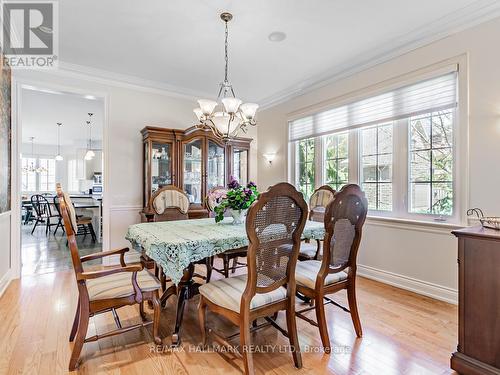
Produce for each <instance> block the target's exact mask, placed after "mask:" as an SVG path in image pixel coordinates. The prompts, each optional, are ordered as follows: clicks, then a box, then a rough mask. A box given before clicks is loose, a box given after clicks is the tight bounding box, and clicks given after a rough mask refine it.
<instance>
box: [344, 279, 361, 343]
mask: <svg viewBox="0 0 500 375" xmlns="http://www.w3.org/2000/svg"><path fill="white" fill-rule="evenodd" d="M347 300H348V301H349V311H350V312H351V319H352V324H353V325H354V330H355V331H356V335H357V336H358V337H361V336H363V329H362V328H361V321H360V320H359V314H358V304H357V302H356V284H355V281H354V279H353V280H352V281H351V283H350V284H349V286H348V287H347Z"/></svg>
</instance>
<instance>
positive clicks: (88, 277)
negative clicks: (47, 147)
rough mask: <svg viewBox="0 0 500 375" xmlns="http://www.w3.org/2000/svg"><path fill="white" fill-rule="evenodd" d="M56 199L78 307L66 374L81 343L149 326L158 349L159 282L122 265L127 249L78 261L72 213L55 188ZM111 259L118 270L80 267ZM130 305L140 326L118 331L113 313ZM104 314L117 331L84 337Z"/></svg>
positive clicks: (64, 196)
mask: <svg viewBox="0 0 500 375" xmlns="http://www.w3.org/2000/svg"><path fill="white" fill-rule="evenodd" d="M57 196H58V198H59V208H60V211H61V214H62V217H63V222H64V227H65V229H66V236H67V238H68V243H69V249H70V252H71V260H72V262H73V268H74V271H75V276H76V283H77V286H78V304H77V309H76V314H75V319H74V321H73V326H72V328H71V333H70V337H69V341H70V342H73V343H74V344H73V350H72V352H71V359H70V362H69V370H70V371H73V370H75V369H76V367H77V365H78V361H79V357H80V352H81V350H82V347H83V344H84V343H87V342H92V341H97V340H98V339H101V338H105V337H110V336H114V335H117V334H120V333H124V332H128V331H131V330H133V329H136V328H140V327H145V326H147V325H149V324H153V337H154V341H155V343H156V344H158V345H160V344H161V339H160V337H159V335H158V327H159V323H160V310H161V308H160V301H159V294H158V290H159V289H160V282H159V281H158V279H157V278H156V277H154V276H153V275H152V274H150V273H149V272H148V271H147V270H143V267H142V265H140V264H134V265H127V264H126V263H125V259H124V254H125V253H126V252H127V251H128V250H129V249H128V248H124V249H119V250H109V251H102V252H99V253H94V254H90V255H85V256H82V257H80V255H79V252H78V246H77V243H76V238H75V232H74V230H73V228H74V227H76V224H75V223H76V214H75V210H74V207H73V206H72V205H71V204H69V203H68V195H67V194H66V193H64V192H63V190H62V188H61V186H60V185H59V184H58V186H57ZM112 255H120V266H118V267H112V268H105V269H102V270H97V271H85V270H84V269H83V263H85V262H87V261H90V260H94V259H101V258H104V257H108V256H112ZM144 301H151V303H152V305H153V309H154V312H153V320H147V317H146V314H145V311H144ZM134 304H139V311H140V315H141V318H142V323H140V324H134V325H131V326H128V327H122V325H121V322H120V319H119V318H118V314H117V312H116V310H117V309H118V308H120V307H123V306H127V305H134ZM105 312H111V313H112V314H113V318H114V320H115V323H116V325H117V329H116V330H114V331H110V332H106V333H103V334H96V335H94V336H91V337H86V335H87V329H88V325H89V319H90V317H93V316H95V315H97V314H102V313H105Z"/></svg>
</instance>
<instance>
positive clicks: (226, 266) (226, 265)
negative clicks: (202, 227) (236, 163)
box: [205, 186, 248, 278]
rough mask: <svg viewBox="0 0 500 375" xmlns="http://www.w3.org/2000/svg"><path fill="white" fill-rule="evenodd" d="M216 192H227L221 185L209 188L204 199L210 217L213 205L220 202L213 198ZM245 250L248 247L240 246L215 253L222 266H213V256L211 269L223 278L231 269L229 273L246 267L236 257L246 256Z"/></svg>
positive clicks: (212, 213)
mask: <svg viewBox="0 0 500 375" xmlns="http://www.w3.org/2000/svg"><path fill="white" fill-rule="evenodd" d="M217 192H219V193H221V194H224V193H225V192H227V189H226V188H225V187H223V186H217V187H215V188H213V189H211V190H210V192H209V193H208V195H207V198H206V200H205V206H206V207H207V210H208V212H209V216H210V217H214V216H215V214H214V210H215V207H217V206H218V205H219V204H220V203H221V202H220V200H217V199H215V193H217ZM247 251H248V248H247V247H246V246H245V247H240V248H239V249H232V250H228V251H225V252H223V253H221V254H217V255H216V256H217V258H220V259H222V264H223V268H217V267H215V266H214V262H213V260H214V258H212V260H211V264H212V269H213V270H214V271H217V272H218V273H220V274H222V275H224V277H225V278H228V277H229V270H231V273H235V272H236V270H237V269H238V268H246V266H247V265H246V263H243V262H239V261H238V259H239V258H245V257H246V256H247ZM231 261H233V262H232V263H233V264H232V265H231V264H230V263H231Z"/></svg>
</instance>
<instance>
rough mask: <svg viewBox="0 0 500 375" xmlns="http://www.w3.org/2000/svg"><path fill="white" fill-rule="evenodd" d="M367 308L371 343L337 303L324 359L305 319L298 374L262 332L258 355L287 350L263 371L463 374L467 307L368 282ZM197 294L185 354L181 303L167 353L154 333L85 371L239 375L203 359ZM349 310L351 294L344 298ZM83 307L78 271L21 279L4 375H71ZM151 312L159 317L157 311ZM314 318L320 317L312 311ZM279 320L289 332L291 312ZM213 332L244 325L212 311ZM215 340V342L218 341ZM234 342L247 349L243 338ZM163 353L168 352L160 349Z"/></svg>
mask: <svg viewBox="0 0 500 375" xmlns="http://www.w3.org/2000/svg"><path fill="white" fill-rule="evenodd" d="M357 285H358V302H359V310H360V317H361V323H362V325H363V333H364V336H363V338H361V339H356V335H355V332H354V329H353V326H352V323H351V318H350V316H349V314H348V313H345V312H344V311H342V310H340V309H339V308H337V307H335V306H332V305H329V306H327V307H326V309H327V319H328V325H329V332H330V339H331V340H332V345H333V346H334V349H333V353H332V354H331V355H326V354H323V353H321V352H318V350H319V347H320V344H321V340H320V337H319V332H318V329H317V328H316V327H313V326H311V325H309V324H308V323H306V322H305V321H302V320H300V319H298V320H297V323H298V331H299V338H300V343H301V347H302V349H303V354H302V358H303V364H304V367H303V368H302V369H301V370H297V369H295V368H294V367H293V360H292V356H291V354H290V353H289V352H286V350H285V349H286V345H287V344H288V339H286V338H285V337H283V336H282V335H281V333H279V332H278V331H277V330H276V329H274V328H272V327H266V328H263V329H261V330H259V331H257V333H254V334H253V335H252V339H253V343H254V344H255V345H257V346H258V347H257V349H265V345H270V346H269V347H268V348H271V346H272V345H283V347H281V348H279V349H278V350H276V351H274V352H267V353H256V354H255V355H254V361H255V368H256V371H257V373H266V374H284V373H291V374H295V373H296V374H323V373H330V374H339V375H340V374H378V375H380V374H383V375H390V374H453V373H454V372H453V371H451V370H450V369H449V358H450V354H451V352H452V351H454V350H455V347H456V342H457V334H456V332H457V308H456V306H453V305H449V304H447V303H444V302H440V301H436V300H432V299H430V298H427V297H423V296H420V295H417V294H414V293H411V292H407V291H404V290H401V289H397V288H394V287H391V286H388V285H385V284H381V283H378V282H375V281H371V280H368V279H364V278H359V280H358V284H357ZM198 298H199V297H196V298H194V299H192V300H190V301H189V302H188V306H187V311H186V314H185V318H184V326H183V332H182V334H183V336H182V337H183V345H182V348H180V349H176V350H170V349H169V348H168V344H169V340H170V339H169V334H170V333H171V332H172V329H173V325H174V321H173V319H174V318H175V314H174V304H173V302H175V298H172V299H171V300H170V302H169V304H168V305H167V308H166V309H165V310H164V311H163V316H162V320H161V336H162V337H166V338H165V340H164V342H165V346H164V350H157V348H155V346H154V345H153V340H152V337H151V334H150V331H149V330H146V329H142V330H135V331H133V332H129V333H126V334H124V335H120V336H115V337H112V338H107V339H102V340H99V341H98V342H93V343H89V344H85V345H84V348H83V351H82V359H83V363H82V364H81V365H80V368H79V370H78V372H79V373H81V374H195V373H197V374H215V373H225V374H233V373H234V374H238V373H242V361H241V360H240V359H239V358H236V357H235V356H234V355H233V354H231V353H213V352H211V353H207V352H205V353H202V352H200V350H201V349H200V347H198V345H199V343H200V339H201V338H200V333H199V328H198V317H197V302H198ZM334 299H335V300H336V301H337V302H340V303H341V304H342V305H344V306H347V300H346V298H345V295H344V293H338V295H335V296H334ZM75 308H76V285H75V281H74V274H73V272H72V271H63V272H58V273H49V274H43V275H36V276H24V277H23V278H22V279H21V280H16V281H14V282H13V283H12V284H11V285H10V286H9V288H8V289H7V291H6V292H5V294H4V295H3V296H2V298H1V299H0V322H1V323H0V353H1V355H0V374H14V373H15V374H19V373H26V374H50V375H52V374H63V373H67V367H68V361H69V357H70V344H69V342H68V336H69V333H70V328H71V323H72V319H73V316H74V312H75ZM148 312H149V313H151V310H148ZM118 313H119V315H120V318H121V320H122V323H130V322H139V321H140V318H139V314H138V310H137V309H136V308H133V307H126V308H123V309H120V310H119V311H118ZM308 314H310V317H311V318H315V317H314V312H309V313H308ZM278 322H279V323H280V324H281V325H282V326H283V327H286V324H285V322H284V314H283V313H281V314H280V316H279V318H278ZM207 325H208V326H209V327H212V328H213V327H217V331H222V332H224V334H226V335H227V334H231V333H235V332H237V328H235V327H234V326H231V325H230V324H228V323H227V322H224V321H222V320H221V319H220V318H218V317H217V316H215V315H214V314H208V319H207ZM112 328H114V321H113V318H112V315H111V314H103V315H100V316H98V317H97V318H93V320H91V324H90V328H89V333H88V335H94V334H95V333H96V332H99V333H103V332H105V331H106V330H109V329H112ZM212 342H213V341H212ZM231 342H232V343H233V342H234V344H235V345H237V343H238V338H237V337H236V338H235V339H234V340H233V341H231ZM160 349H162V348H160Z"/></svg>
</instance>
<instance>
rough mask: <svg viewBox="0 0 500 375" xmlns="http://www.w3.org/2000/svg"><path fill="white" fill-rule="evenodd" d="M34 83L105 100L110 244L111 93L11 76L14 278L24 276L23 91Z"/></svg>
mask: <svg viewBox="0 0 500 375" xmlns="http://www.w3.org/2000/svg"><path fill="white" fill-rule="evenodd" d="M26 86H31V87H36V88H41V89H47V90H54V91H59V92H63V93H67V94H76V95H82V96H83V95H91V96H94V97H96V98H99V99H101V100H102V101H103V105H104V108H103V114H104V116H103V134H102V137H103V138H102V146H103V150H102V152H103V176H104V178H103V190H104V192H103V195H102V199H103V204H102V239H103V240H102V245H103V246H102V248H103V249H108V248H109V244H110V210H109V208H110V205H109V204H110V202H109V94H108V93H107V92H98V91H94V90H92V89H90V90H84V89H78V88H75V87H73V86H66V85H59V84H53V83H50V82H45V81H38V80H33V79H25V78H18V77H16V76H15V75H13V77H12V96H11V99H12V106H11V108H12V116H11V117H12V130H11V145H12V146H11V173H12V177H11V178H12V180H11V185H12V189H11V202H12V216H11V228H10V230H11V246H10V259H11V262H10V267H11V274H12V278H13V279H17V278H20V277H21V274H22V273H21V267H22V263H21V245H22V243H21V204H20V202H21V173H20V169H21V158H20V156H21V143H22V121H21V110H22V100H21V97H22V96H21V93H22V90H23V88H24V87H26Z"/></svg>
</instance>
